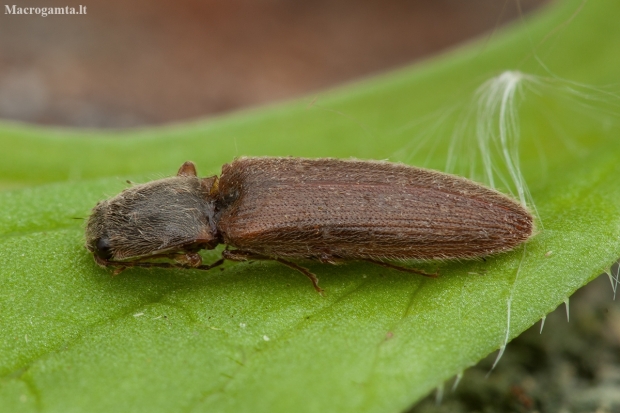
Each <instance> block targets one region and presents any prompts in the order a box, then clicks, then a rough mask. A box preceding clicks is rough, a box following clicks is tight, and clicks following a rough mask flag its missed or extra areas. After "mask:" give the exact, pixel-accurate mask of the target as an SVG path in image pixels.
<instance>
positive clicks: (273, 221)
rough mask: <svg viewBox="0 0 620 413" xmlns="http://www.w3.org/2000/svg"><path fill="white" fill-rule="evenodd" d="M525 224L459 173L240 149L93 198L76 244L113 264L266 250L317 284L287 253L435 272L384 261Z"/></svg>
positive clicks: (509, 235)
mask: <svg viewBox="0 0 620 413" xmlns="http://www.w3.org/2000/svg"><path fill="white" fill-rule="evenodd" d="M532 231H533V218H532V215H531V214H530V212H529V211H528V210H527V209H526V208H524V207H523V206H522V205H520V204H519V203H517V202H516V201H515V200H513V199H511V198H509V197H508V196H506V195H503V194H501V193H499V192H497V191H495V190H492V189H489V188H487V187H484V186H482V185H480V184H477V183H475V182H473V181H470V180H467V179H465V178H461V177H458V176H454V175H448V174H445V173H442V172H437V171H432V170H428V169H422V168H416V167H412V166H407V165H402V164H394V163H390V162H384V161H360V160H339V159H331V158H323V159H304V158H293V157H288V158H270V157H242V158H238V159H235V160H234V161H233V162H231V163H229V164H226V165H224V166H223V167H222V173H221V175H220V176H219V177H217V176H212V177H207V178H199V177H198V176H197V173H196V168H195V166H194V164H193V163H192V162H185V163H184V164H183V165H182V166H181V168H180V169H179V172H178V174H177V176H175V177H171V178H165V179H160V180H156V181H153V182H148V183H145V184H141V185H136V186H134V187H131V188H128V189H126V190H124V191H123V192H121V193H120V194H119V195H117V196H116V197H113V198H111V199H109V200H106V201H102V202H100V203H98V204H97V205H96V206H95V208H93V211H92V214H91V216H90V218H89V220H88V223H87V225H86V248H88V250H89V251H91V252H92V253H93V254H94V257H95V261H96V262H97V263H98V264H99V265H101V266H106V267H115V268H116V269H117V271H120V270H122V269H124V268H127V267H136V266H137V267H164V268H170V267H186V268H197V269H210V268H213V267H215V266H217V265H220V264H222V263H223V262H224V260H232V261H246V260H249V259H265V260H274V261H278V262H280V263H282V264H284V265H287V266H289V267H291V268H293V269H295V270H297V271H300V272H301V273H303V274H304V275H306V276H307V277H308V278H310V280H311V281H312V283H313V285H314V288H315V289H316V290H317V291H319V292H320V291H322V290H321V288H320V287H319V286H318V279H317V278H316V276H315V275H314V274H312V273H311V272H310V271H309V270H308V269H306V268H304V267H301V266H299V265H298V264H296V263H295V262H293V261H290V260H300V259H310V260H318V261H320V262H323V263H337V262H340V261H345V260H361V261H369V262H373V263H375V264H378V265H382V266H385V267H389V268H394V269H397V270H400V271H407V272H413V273H418V274H422V275H426V276H436V274H427V273H425V272H423V271H420V270H417V269H413V268H405V267H401V266H398V265H395V264H392V263H390V262H387V261H398V260H443V259H471V258H482V257H485V256H487V255H491V254H495V253H499V252H502V251H507V250H510V249H513V248H515V247H516V246H517V245H519V244H521V243H522V242H524V241H526V240H527V239H528V238H529V237H530V236H531V235H532ZM218 244H225V245H226V246H227V248H226V250H224V251H223V253H222V258H221V259H220V260H218V261H217V262H215V263H213V264H211V265H203V264H202V259H201V257H200V255H199V254H198V251H199V250H201V249H213V248H215V247H216V246H217V245H218ZM229 248H234V249H229ZM162 258H163V259H167V261H166V262H161V259H162Z"/></svg>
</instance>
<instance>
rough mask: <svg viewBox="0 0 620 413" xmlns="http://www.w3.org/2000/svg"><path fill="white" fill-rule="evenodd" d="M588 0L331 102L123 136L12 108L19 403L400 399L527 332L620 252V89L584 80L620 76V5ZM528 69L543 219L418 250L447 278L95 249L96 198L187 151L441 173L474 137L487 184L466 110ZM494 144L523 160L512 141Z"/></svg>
mask: <svg viewBox="0 0 620 413" xmlns="http://www.w3.org/2000/svg"><path fill="white" fill-rule="evenodd" d="M581 4H582V2H581V1H564V2H556V4H554V5H553V7H552V8H550V9H549V10H547V11H545V12H542V13H541V14H540V15H539V16H537V17H536V18H534V19H533V20H530V21H528V22H527V24H522V25H518V26H516V27H512V28H509V29H507V30H505V31H503V32H502V34H501V35H497V36H496V37H495V39H494V40H492V41H490V42H488V43H487V42H485V41H482V42H480V43H476V44H472V45H470V46H468V47H466V48H464V49H460V50H457V51H454V52H452V53H450V54H449V55H447V56H444V57H441V58H439V59H436V60H434V61H430V62H427V63H424V64H422V65H418V66H415V67H410V68H405V69H403V70H401V71H398V72H395V73H390V74H387V75H385V76H382V77H379V78H375V79H370V80H368V81H366V82H361V83H357V84H354V85H350V86H347V87H344V88H342V89H339V90H336V91H333V92H329V93H322V94H320V95H319V96H318V97H317V98H316V99H315V97H310V98H308V99H302V100H301V101H297V102H291V103H287V104H283V105H277V106H273V107H270V108H264V109H259V110H255V111H246V112H244V113H237V114H234V115H230V116H226V117H222V118H219V119H213V120H208V121H200V122H195V123H190V124H181V125H171V126H168V127H162V128H154V129H143V130H129V131H123V132H109V131H84V130H66V129H52V128H40V127H34V126H26V125H17V124H10V123H3V124H2V125H0V147H2V148H3V157H2V162H1V163H0V180H1V182H2V185H4V186H5V187H24V188H22V189H14V190H12V191H5V192H3V193H0V209H1V210H2V211H3V213H2V215H0V244H1V246H0V280H1V282H2V288H1V289H0V325H1V326H2V334H1V335H0V377H1V378H0V406H2V409H0V410H2V411H10V412H20V411H44V412H54V411H59V412H60V411H62V412H66V411H89V412H97V411H103V412H106V411H137V412H138V411H144V412H157V411H167V412H168V411H208V412H211V411H218V412H219V411H230V412H243V411H251V412H259V411H270V412H272V411H276V412H277V411H299V412H314V411H338V412H394V411H401V410H403V409H405V408H407V407H408V406H410V405H411V404H412V403H414V402H415V401H416V400H417V399H419V398H420V397H422V396H423V395H424V394H426V393H427V392H428V391H429V390H431V389H433V388H435V387H436V386H437V385H439V384H440V383H442V382H443V381H444V380H446V379H448V378H449V377H451V376H452V375H454V374H456V373H458V372H460V371H462V370H463V369H465V368H466V367H468V366H470V365H472V364H474V363H476V361H478V360H479V359H481V358H482V357H484V356H486V355H487V354H489V353H490V352H492V351H494V350H496V349H498V348H499V347H500V346H501V345H503V344H504V343H505V342H506V340H507V339H509V338H512V337H514V336H516V335H517V334H519V333H520V332H522V331H524V330H525V329H526V328H528V327H529V326H531V325H532V324H533V323H535V322H536V321H537V320H539V319H540V318H541V317H542V316H544V315H545V314H546V313H548V312H549V311H551V310H553V309H554V308H555V307H556V306H557V305H558V304H560V303H561V302H563V301H564V300H565V299H566V298H567V297H568V296H570V294H571V293H572V292H574V291H575V290H576V289H577V288H579V287H580V286H582V285H584V284H585V283H587V282H588V281H589V280H591V279H592V278H593V277H595V276H596V275H598V274H599V273H600V272H602V271H605V270H607V269H608V268H609V266H610V265H611V264H612V262H613V261H614V260H615V259H617V258H618V256H620V231H619V230H620V203H619V202H618V199H620V186H619V185H618V176H620V162H618V159H620V142H619V141H618V139H617V136H618V132H619V131H620V128H619V125H618V119H617V117H616V113H617V103H618V100H617V98H616V96H615V95H613V94H611V93H609V92H607V91H606V90H605V89H601V88H596V87H594V86H592V87H585V86H583V84H588V85H604V84H611V83H617V82H618V81H619V80H620V74H619V73H618V70H617V67H618V66H619V63H620V61H619V60H620V54H618V53H617V50H618V48H619V47H620V26H618V24H617V19H616V17H615V16H617V15H618V13H620V4H617V3H612V2H588V3H586V4H585V6H584V7H583V8H582V9H580V6H581ZM577 10H578V12H577V13H575V11H577ZM539 62H544V64H545V67H543V66H541V64H540V63H539ZM515 69H518V70H520V71H521V72H525V73H532V74H537V75H540V76H539V77H531V78H530V77H528V78H527V79H526V80H524V83H523V89H522V92H523V98H522V101H521V102H522V106H521V107H520V112H519V115H520V118H519V126H520V131H521V137H522V142H521V143H520V147H519V149H520V157H521V162H520V165H521V171H522V173H523V176H524V178H525V180H526V182H527V183H528V184H529V190H530V193H531V196H532V200H533V202H534V204H533V206H535V207H536V209H537V213H538V215H539V218H540V219H539V220H538V222H537V225H538V233H537V235H536V236H535V237H534V238H533V239H532V240H531V241H530V242H528V243H527V244H526V246H525V247H522V248H519V249H517V250H516V251H513V252H511V253H506V254H502V255H499V256H494V257H491V258H488V259H487V260H486V261H467V262H441V263H425V264H423V265H421V267H423V268H426V269H434V268H436V267H439V271H440V273H441V277H440V278H439V279H423V278H421V277H415V276H411V275H407V274H403V273H399V272H395V271H391V270H387V269H385V268H382V267H375V266H372V265H369V264H361V263H347V264H343V265H339V266H337V267H334V266H329V265H321V264H309V267H310V268H311V269H312V271H313V272H315V273H317V274H318V275H319V277H320V279H321V285H322V286H323V287H324V288H325V289H326V291H327V295H326V297H321V296H319V295H318V294H316V293H315V291H314V290H313V289H312V287H311V285H310V283H309V282H308V280H307V279H305V278H304V277H303V276H301V275H299V274H297V273H295V272H294V271H291V270H290V269H288V268H286V267H282V266H279V265H278V264H277V263H270V262H256V263H252V264H250V263H241V264H227V265H226V267H225V270H224V271H218V270H212V271H210V272H200V271H189V270H188V271H180V270H162V269H158V270H144V269H133V270H127V271H126V272H123V273H122V274H121V275H119V276H116V277H111V276H110V273H109V272H107V271H105V270H103V269H100V268H98V267H97V266H96V265H95V264H94V262H93V260H92V257H91V256H90V255H89V254H88V252H87V251H86V250H85V249H84V248H83V229H82V228H83V220H82V218H85V217H86V216H87V215H88V213H89V210H90V208H92V206H94V204H95V203H96V202H97V201H98V200H101V199H103V198H105V197H108V196H111V195H114V194H116V193H118V192H119V191H120V190H122V189H123V188H124V187H126V183H125V179H127V178H130V179H133V180H136V181H146V180H148V179H152V178H157V177H161V176H165V175H171V174H173V173H174V172H175V170H176V169H177V168H178V166H179V165H180V164H181V163H182V162H183V161H185V160H187V159H192V160H194V161H196V162H197V164H198V166H199V169H200V172H201V174H204V175H207V174H213V173H217V172H218V171H219V168H220V166H221V165H222V164H223V163H225V162H228V161H230V160H231V159H232V158H233V157H234V156H235V155H274V156H275V155H281V156H284V155H295V156H306V157H318V156H334V157H349V156H355V157H358V158H374V159H383V158H390V159H392V160H397V161H398V160H400V161H406V162H408V163H411V164H416V165H425V166H428V167H433V168H437V169H444V168H445V167H446V166H445V165H446V156H447V153H449V152H450V148H453V149H454V148H456V149H455V150H456V152H455V153H454V154H456V155H457V157H456V158H455V159H456V161H455V162H454V163H453V164H449V165H452V169H453V170H455V171H457V172H461V173H465V174H468V175H469V172H464V171H466V168H468V167H469V168H471V170H472V171H471V176H473V177H477V178H478V179H485V178H484V177H485V175H484V169H483V168H482V167H481V158H480V155H475V156H472V155H469V152H464V151H462V150H464V148H465V146H467V145H470V146H471V145H473V143H472V142H475V128H476V125H480V124H476V121H477V119H478V118H476V117H475V116H474V117H472V116H470V115H468V113H469V112H468V110H469V109H470V108H472V107H475V106H476V104H477V102H479V100H476V97H475V96H477V95H475V94H474V90H475V89H476V87H478V86H479V85H480V84H481V83H483V82H484V81H486V80H487V79H489V78H492V77H493V76H497V75H498V74H500V73H501V72H503V71H505V70H515ZM550 73H552V74H553V76H552V75H551V74H550ZM554 76H557V77H554ZM562 79H570V81H565V80H562ZM575 82H581V83H575ZM472 96H474V97H473V98H472ZM472 99H473V100H472ZM455 108H456V109H455ZM508 113H509V114H514V112H508ZM482 115H483V117H482V119H483V120H484V119H489V118H491V117H493V116H495V112H489V113H487V114H486V115H484V113H483V114H482ZM484 116H486V118H485V117H484ZM455 130H457V131H458V130H461V131H465V133H464V135H469V136H470V137H473V138H474V140H472V141H470V140H467V139H466V137H462V138H458V139H457V140H454V139H453V136H456V135H453V134H452V132H454V131H455ZM454 145H456V146H454ZM500 149H501V148H500ZM484 150H487V153H489V154H490V156H491V159H492V161H493V164H494V167H495V168H496V169H497V170H496V176H508V175H507V173H508V172H509V170H508V167H506V165H505V164H504V163H503V162H504V161H503V158H502V154H501V151H500V152H497V151H495V150H494V149H493V148H492V147H489V148H487V149H484ZM483 152H484V151H483ZM512 159H514V158H512ZM474 162H475V163H474ZM498 182H501V181H498ZM507 182H508V183H502V184H501V185H498V186H499V187H500V188H501V189H502V190H504V191H513V192H514V191H515V188H516V187H517V186H516V185H514V184H512V183H510V180H507ZM44 183H46V184H45V185H41V186H32V185H34V184H44ZM76 218H77V219H76ZM217 256H218V251H210V252H205V253H204V258H205V261H206V262H209V261H213V260H215V259H217ZM610 293H611V292H610Z"/></svg>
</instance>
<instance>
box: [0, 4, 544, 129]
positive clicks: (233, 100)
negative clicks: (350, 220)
mask: <svg viewBox="0 0 620 413" xmlns="http://www.w3.org/2000/svg"><path fill="white" fill-rule="evenodd" d="M75 1H76V0H70V1H69V2H62V3H59V2H58V0H54V1H48V0H45V1H43V0H42V1H39V2H31V1H28V2H25V1H22V2H17V3H16V5H17V6H38V7H41V6H45V7H50V6H54V5H56V6H65V5H72V6H78V5H79V4H80V3H79V2H77V3H76V2H75ZM544 1H545V0H518V2H517V0H418V1H410V0H409V1H407V0H316V1H297V0H219V1H218V0H203V1H201V0H182V1H177V2H170V1H162V0H148V1H147V0H137V1H131V2H128V1H121V0H107V1H92V0H83V1H82V3H81V4H83V5H85V6H86V7H87V14H86V15H78V16H48V17H45V18H44V17H41V16H25V15H24V16H17V15H6V14H4V6H3V10H2V13H1V14H0V118H9V119H17V120H22V121H27V122H34V123H43V124H64V125H73V126H90V127H128V126H138V125H144V124H157V123H164V122H170V121H179V120H184V119H189V118H196V117H201V116H205V115H208V114H212V113H221V112H225V111H230V110H233V109H236V108H240V107H247V106H252V105H260V104H262V103H265V102H270V101H277V100H282V99H288V98H292V97H295V96H300V95H303V94H307V93H309V92H312V91H316V90H318V89H323V88H328V87H330V86H333V85H337V84H340V83H342V82H346V81H350V80H352V79H356V78H359V77H363V76H369V75H372V74H375V73H380V72H383V71H385V70H387V69H389V68H393V67H397V66H402V65H406V64H409V63H411V62H414V61H416V60H419V59H420V58H422V57H426V56H428V55H431V54H433V53H437V52H439V51H441V50H444V49H446V48H448V47H451V46H453V45H455V44H458V43H459V42H463V41H464V40H466V39H469V38H471V37H472V36H478V35H482V36H490V35H491V33H492V31H493V30H494V29H495V28H496V27H498V26H499V25H500V24H501V23H504V22H507V21H509V20H511V19H515V18H518V17H519V15H520V11H519V8H520V9H521V10H522V11H523V13H525V12H527V11H529V10H531V9H533V8H534V7H536V6H538V5H540V4H542V3H544Z"/></svg>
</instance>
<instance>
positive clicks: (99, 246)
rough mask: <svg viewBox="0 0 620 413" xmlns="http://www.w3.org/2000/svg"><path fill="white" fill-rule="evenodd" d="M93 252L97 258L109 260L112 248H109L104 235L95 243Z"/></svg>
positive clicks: (108, 241)
mask: <svg viewBox="0 0 620 413" xmlns="http://www.w3.org/2000/svg"><path fill="white" fill-rule="evenodd" d="M94 252H95V254H97V256H98V257H99V258H102V259H104V260H109V259H110V258H112V249H111V248H110V240H109V239H108V238H106V237H101V238H99V239H98V240H97V242H96V243H95V251H94Z"/></svg>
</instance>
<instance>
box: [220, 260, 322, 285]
mask: <svg viewBox="0 0 620 413" xmlns="http://www.w3.org/2000/svg"><path fill="white" fill-rule="evenodd" d="M222 257H224V258H225V259H227V260H231V261H248V260H272V261H277V262H279V263H280V264H283V265H286V266H287V267H289V268H292V269H294V270H297V271H299V272H300V273H302V274H303V275H305V276H306V277H308V278H309V279H310V281H312V285H313V286H314V289H315V290H316V291H317V292H318V293H319V294H321V295H323V289H322V288H321V287H319V279H318V278H317V276H316V275H314V274H313V273H311V272H310V270H308V269H307V268H304V267H302V266H300V265H297V264H295V263H294V262H291V261H288V260H285V259H283V258H278V257H267V256H265V255H260V254H255V253H253V252H250V251H241V250H224V251H222Z"/></svg>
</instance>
